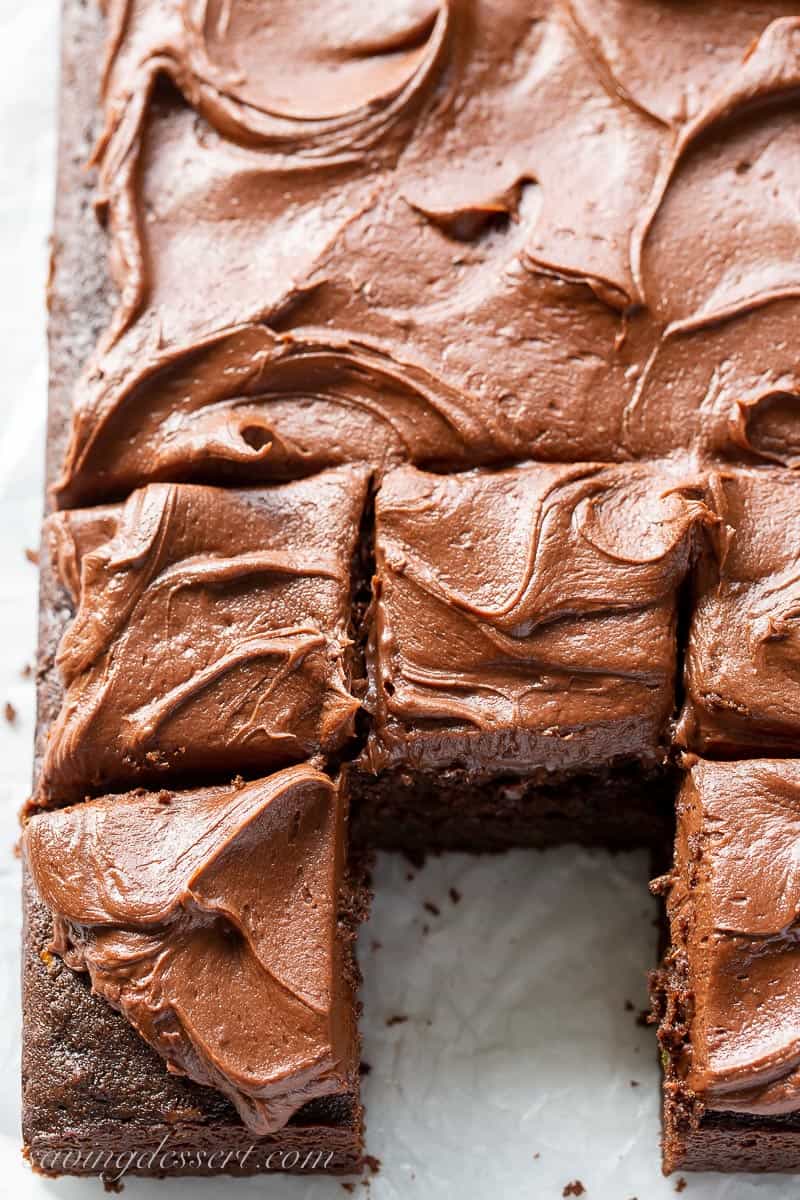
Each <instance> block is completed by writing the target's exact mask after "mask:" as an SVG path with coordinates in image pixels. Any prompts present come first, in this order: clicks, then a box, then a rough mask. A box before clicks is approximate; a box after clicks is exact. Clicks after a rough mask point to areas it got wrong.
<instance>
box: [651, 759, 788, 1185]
mask: <svg viewBox="0 0 800 1200" xmlns="http://www.w3.org/2000/svg"><path fill="white" fill-rule="evenodd" d="M798 835H800V763H798V762H797V761H794V760H779V759H773V760H769V759H761V760H744V761H740V762H736V763H713V762H708V761H702V760H694V761H693V763H692V764H691V765H690V769H689V770H688V772H687V774H686V777H685V780H684V783H683V787H682V790H681V794H680V797H679V801H678V814H677V834H676V842H675V860H674V867H673V870H672V873H671V874H670V875H669V876H667V877H665V879H664V880H663V881H661V887H662V889H664V890H666V892H667V912H668V918H669V930H670V948H669V950H668V952H667V954H666V958H665V962H664V966H663V968H662V970H661V971H660V972H658V973H656V975H655V977H654V993H655V999H656V1007H657V1010H658V1011H659V1014H660V1017H661V1025H660V1029H659V1038H660V1041H661V1046H662V1058H663V1061H664V1066H665V1076H666V1081H665V1118H664V1128H665V1140H664V1154H665V1165H666V1167H667V1169H676V1168H678V1167H682V1166H684V1165H691V1166H692V1167H693V1168H694V1169H716V1168H723V1169H730V1168H731V1166H734V1167H736V1168H737V1169H739V1170H746V1169H750V1168H751V1167H752V1168H763V1167H764V1166H765V1165H766V1166H771V1167H772V1169H778V1170H785V1169H787V1168H797V1167H800V1038H799V1037H798V1028H799V1024H798V1023H799V1022H800V949H799V948H798V937H797V925H798V918H799V917H800V877H798V873H797V869H796V859H797V853H796V850H797V839H798ZM739 1118H746V1121H747V1123H749V1125H750V1127H751V1128H752V1129H753V1130H754V1131H755V1130H757V1129H762V1128H763V1130H764V1131H765V1134H767V1135H768V1136H767V1139H766V1141H765V1142H763V1143H762V1142H761V1140H760V1137H755V1138H754V1139H752V1140H750V1139H749V1138H748V1136H747V1135H746V1134H744V1133H742V1134H741V1138H740V1144H739V1147H738V1151H737V1152H736V1153H735V1155H734V1158H733V1162H732V1164H728V1163H725V1162H724V1161H720V1158H719V1147H718V1138H717V1136H716V1135H715V1133H714V1131H715V1130H717V1131H719V1130H725V1129H727V1130H728V1131H729V1133H730V1131H732V1130H736V1129H738V1128H739V1124H737V1121H738V1119H739ZM705 1130H708V1131H709V1132H708V1136H707V1139H706V1141H707V1147H708V1149H707V1153H706V1155H705V1157H704V1155H703V1150H702V1147H703V1139H704V1131H705ZM789 1134H791V1135H792V1137H791V1138H789ZM770 1137H774V1139H775V1142H776V1144H782V1145H783V1150H782V1151H781V1152H780V1153H777V1152H776V1155H775V1159H774V1161H772V1162H770V1161H769V1154H768V1153H767V1154H765V1149H766V1148H767V1147H769V1145H770V1144H771V1143H770ZM748 1147H750V1148H751V1149H752V1150H753V1154H752V1157H749V1156H748V1154H747V1148H748ZM765 1158H766V1159H767V1160H768V1161H767V1162H766V1163H765V1161H764V1160H765ZM687 1159H688V1160H689V1162H688V1164H687V1161H686V1160H687Z"/></svg>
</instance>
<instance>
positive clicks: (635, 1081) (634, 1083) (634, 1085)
mask: <svg viewBox="0 0 800 1200" xmlns="http://www.w3.org/2000/svg"><path fill="white" fill-rule="evenodd" d="M638 1086H639V1080H638V1079H632V1080H631V1087H638Z"/></svg>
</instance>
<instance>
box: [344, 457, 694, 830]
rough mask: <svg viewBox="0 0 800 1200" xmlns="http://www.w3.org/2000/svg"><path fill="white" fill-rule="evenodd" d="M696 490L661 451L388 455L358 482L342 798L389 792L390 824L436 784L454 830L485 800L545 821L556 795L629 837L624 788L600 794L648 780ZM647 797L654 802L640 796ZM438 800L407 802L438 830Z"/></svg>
mask: <svg viewBox="0 0 800 1200" xmlns="http://www.w3.org/2000/svg"><path fill="white" fill-rule="evenodd" d="M701 495H702V488H701V487H700V486H699V485H698V484H697V482H696V481H694V480H693V479H691V478H690V477H689V476H688V475H686V474H681V473H676V471H675V470H674V469H673V468H668V467H666V466H664V467H659V466H642V465H638V464H637V465H620V466H602V465H595V464H589V465H586V464H584V465H578V466H554V465H547V464H544V465H542V464H539V465H533V464H527V465H523V466H520V467H516V468H512V469H508V470H501V471H495V472H472V473H467V474H461V475H451V476H440V475H433V474H427V473H424V472H421V471H419V470H417V469H415V468H413V467H401V468H399V469H397V470H395V471H393V472H390V473H389V474H388V475H387V476H386V477H385V478H384V481H383V483H382V485H381V487H380V488H379V490H378V493H377V497H376V577H375V594H374V604H373V610H372V616H371V625H370V634H369V646H368V656H367V657H368V674H369V692H368V697H367V704H368V707H369V708H370V710H371V712H372V716H373V726H372V730H371V733H370V736H369V740H368V744H367V747H366V751H365V754H364V755H363V756H362V758H361V760H360V767H361V772H362V773H361V777H360V779H358V780H357V782H356V787H357V789H358V790H359V795H362V794H363V798H362V802H361V804H360V815H361V816H362V817H365V818H366V819H367V820H369V816H370V812H373V813H374V812H380V811H381V806H382V805H383V804H391V803H392V795H393V796H394V804H395V806H396V808H397V810H398V812H397V814H396V819H397V821H398V822H399V824H400V825H401V826H402V824H403V821H404V820H405V821H408V820H409V819H411V820H414V819H415V816H416V813H415V810H418V809H419V808H420V805H421V804H422V807H424V806H425V804H426V803H427V802H428V801H429V802H430V804H431V805H433V806H435V805H436V804H437V803H441V804H443V805H444V806H445V807H446V809H447V813H449V816H450V817H451V818H452V824H453V830H452V832H453V833H454V834H455V836H456V839H458V838H459V837H461V838H464V839H466V838H468V837H470V836H472V833H471V832H470V833H467V831H468V830H469V829H470V826H471V825H472V823H473V822H474V834H475V837H476V838H481V837H488V838H490V839H491V817H492V812H491V811H490V809H491V806H492V805H494V806H495V808H494V816H495V817H496V818H500V820H501V822H503V821H505V822H506V823H507V824H508V829H507V832H508V834H510V835H513V840H515V841H519V840H522V841H523V842H525V841H528V840H529V837H525V836H524V830H523V827H522V826H520V827H517V828H512V826H513V825H514V822H515V821H516V820H517V818H519V820H520V821H521V822H523V825H524V821H525V819H526V818H525V811H526V809H527V812H528V814H529V816H530V818H531V820H532V821H533V822H534V823H536V824H540V818H541V816H542V815H543V813H545V814H546V813H549V814H551V818H552V819H553V820H554V822H555V824H554V826H553V828H554V830H555V825H556V824H557V823H558V815H559V810H560V812H561V815H562V816H563V818H564V822H565V823H566V827H567V829H568V830H570V831H571V833H572V835H573V836H578V837H579V836H580V828H579V826H580V822H581V820H584V821H586V823H587V828H588V826H591V825H592V824H594V826H595V828H594V836H595V840H596V839H597V838H598V837H599V838H600V839H601V840H602V836H603V833H602V830H603V821H604V819H605V820H608V821H611V822H612V823H613V822H615V821H617V820H619V821H620V825H619V828H618V829H617V831H616V832H617V834H618V836H619V837H620V838H621V839H622V840H623V841H625V840H626V839H627V838H633V840H636V838H637V836H638V835H639V834H640V833H641V832H642V830H641V825H640V826H639V827H636V826H635V822H634V823H633V824H632V823H631V821H630V811H629V808H626V807H625V806H626V804H627V805H628V806H630V804H631V802H632V801H631V797H630V796H629V797H628V800H627V801H625V800H624V799H622V798H621V799H620V805H621V806H620V808H619V809H618V810H615V804H616V797H617V794H619V795H620V797H622V796H623V794H624V792H625V790H626V788H627V789H628V791H629V792H630V790H631V787H633V791H634V792H635V791H636V789H635V783H636V781H638V782H640V783H641V782H642V780H644V779H648V780H649V781H650V782H652V783H653V786H654V787H655V780H656V778H657V777H658V775H659V773H660V772H662V771H663V769H664V765H665V762H666V759H667V748H668V742H669V725H670V720H671V718H672V715H673V711H674V706H675V694H674V685H675V673H676V609H677V604H676V601H677V595H678V591H679V589H680V587H681V584H682V581H683V579H684V576H685V573H686V571H687V568H688V565H689V563H690V561H691V560H692V557H693V555H694V553H695V551H696V548H697V541H698V539H697V533H698V530H699V528H700V527H701V526H702V525H703V524H705V523H706V522H707V521H708V520H709V519H710V514H709V512H708V509H707V508H706V506H705V504H704V502H703V500H702V498H701ZM376 775H377V776H378V779H377V781H376V780H375V778H374V777H375V776H376ZM622 780H624V786H622ZM576 781H577V782H576ZM615 781H616V783H618V784H620V786H619V788H616V784H615ZM498 784H500V785H502V786H501V787H498ZM559 788H560V789H561V791H560V793H559V792H558V790H557V789H559ZM576 788H577V789H578V793H579V799H577V800H576V795H577V794H578V793H576V791H575V789H576ZM604 789H610V790H604ZM383 793H385V795H383ZM573 801H575V803H576V804H577V805H578V807H577V808H573V809H572V810H571V811H570V808H569V807H568V805H569V804H570V803H572V802H573ZM634 802H635V803H638V802H639V797H637V798H636V799H635V801H634ZM585 804H589V805H590V807H589V808H585V807H584V808H583V809H582V812H583V815H582V816H581V813H580V812H579V811H578V809H579V808H580V807H581V806H585ZM592 804H593V805H594V807H593V808H592V807H591V805H592ZM376 805H377V808H376V807H375V806H376ZM497 805H500V806H501V808H502V806H503V805H505V806H506V811H505V813H504V814H502V813H501V811H500V810H498V808H497ZM537 806H538V809H537ZM604 807H606V808H607V810H609V811H607V812H606V814H605V817H604V815H603V809H604ZM478 808H480V810H481V811H480V812H478ZM646 808H647V811H648V812H649V814H650V819H651V820H652V819H653V814H654V813H655V812H656V810H657V805H656V802H655V797H654V796H650V797H649V800H648V803H647V806H646ZM404 809H405V813H404V812H403V810H404ZM447 813H440V814H437V813H435V812H433V811H432V810H430V809H429V810H428V812H427V813H426V815H425V819H426V820H427V822H428V824H429V825H432V826H433V827H434V829H435V827H436V826H437V824H439V825H440V833H441V834H442V838H443V840H444V842H445V843H449V841H450V834H448V833H447V832H446V831H445V829H444V827H443V825H442V822H444V823H445V824H446V823H447V820H448V815H447ZM440 817H441V821H440ZM481 825H482V828H481ZM459 830H460V831H461V832H460V833H459ZM561 832H563V831H560V832H559V834H558V836H559V837H560V836H561ZM529 834H530V831H529ZM533 837H534V840H538V837H537V836H536V835H533ZM476 848H478V845H476Z"/></svg>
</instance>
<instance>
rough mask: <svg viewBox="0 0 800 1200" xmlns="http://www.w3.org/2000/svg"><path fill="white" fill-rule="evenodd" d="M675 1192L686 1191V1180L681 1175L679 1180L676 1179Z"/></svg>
mask: <svg viewBox="0 0 800 1200" xmlns="http://www.w3.org/2000/svg"><path fill="white" fill-rule="evenodd" d="M675 1191H676V1192H684V1191H686V1180H685V1179H684V1178H683V1176H682V1175H681V1177H680V1179H676V1181H675Z"/></svg>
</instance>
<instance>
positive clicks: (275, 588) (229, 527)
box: [35, 468, 367, 805]
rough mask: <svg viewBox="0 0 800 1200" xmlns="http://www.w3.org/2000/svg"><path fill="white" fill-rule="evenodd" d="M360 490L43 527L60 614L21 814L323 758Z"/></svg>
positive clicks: (169, 489)
mask: <svg viewBox="0 0 800 1200" xmlns="http://www.w3.org/2000/svg"><path fill="white" fill-rule="evenodd" d="M366 485H367V478H366V475H365V472H364V471H363V470H361V469H360V468H340V469H338V470H334V471H331V472H328V473H325V474H322V475H319V476H316V477H314V478H313V479H310V480H307V481H299V482H296V483H289V484H285V485H282V486H279V487H274V488H272V489H262V490H258V491H256V490H250V491H232V490H220V489H213V488H204V487H196V486H191V485H166V484H154V485H151V486H149V487H147V488H145V489H142V490H140V491H138V492H136V493H134V494H133V495H132V496H131V497H130V498H129V499H128V500H127V502H126V503H125V504H124V505H120V506H114V507H106V508H99V509H88V510H76V511H70V512H63V513H58V514H54V515H52V516H51V517H49V518H48V520H47V523H46V525H45V531H44V541H45V543H46V553H47V558H48V561H47V563H46V564H45V566H44V569H45V571H48V572H49V571H53V572H54V573H55V575H56V577H57V580H58V583H59V585H60V586H61V588H62V589H63V590H64V592H65V594H66V597H68V603H69V605H70V606H71V607H72V608H73V609H74V613H75V615H74V619H73V620H72V622H71V623H70V624H69V625H68V627H67V629H66V632H65V633H64V636H63V638H62V640H61V643H60V645H59V648H58V652H57V655H56V665H57V667H58V669H59V672H60V676H61V678H62V680H63V685H64V696H63V702H62V704H61V706H60V711H59V712H58V715H57V717H56V719H55V720H54V722H53V725H52V727H51V729H50V731H49V734H48V738H47V742H46V747H45V751H44V758H43V763H42V769H41V772H40V775H39V781H38V785H37V789H36V794H35V801H36V802H37V803H38V804H41V805H53V804H63V803H69V802H71V801H74V800H77V799H80V798H81V797H83V796H84V795H85V794H86V793H87V792H97V791H100V790H103V789H107V788H119V787H120V786H124V785H126V784H132V783H135V782H139V781H145V782H147V781H149V782H153V781H163V780H170V779H173V778H175V777H177V778H181V777H183V778H187V777H188V778H196V777H201V776H203V775H205V776H206V777H209V776H210V777H211V778H212V779H213V778H221V777H223V776H224V775H225V774H227V775H228V776H230V775H231V774H236V773H238V772H240V771H251V772H252V771H258V770H262V771H263V770H268V769H270V768H273V767H276V766H281V765H284V764H286V763H289V762H292V761H298V760H299V759H302V758H304V757H307V756H308V755H311V754H315V753H320V752H330V751H333V750H336V749H338V748H340V747H341V746H342V745H343V744H344V742H345V741H346V740H347V739H348V738H349V737H350V736H351V735H352V732H353V728H354V720H355V712H356V710H357V707H358V702H357V701H356V700H355V699H354V697H353V696H352V695H351V694H350V690H349V687H350V675H351V670H350V666H351V663H350V647H351V641H350V608H351V598H352V585H351V580H352V570H353V565H354V562H355V560H356V556H357V549H358V536H359V528H360V521H361V515H362V511H363V507H364V502H365V495H366Z"/></svg>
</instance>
